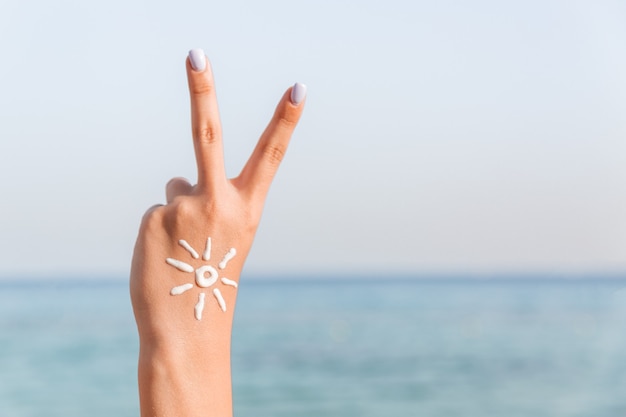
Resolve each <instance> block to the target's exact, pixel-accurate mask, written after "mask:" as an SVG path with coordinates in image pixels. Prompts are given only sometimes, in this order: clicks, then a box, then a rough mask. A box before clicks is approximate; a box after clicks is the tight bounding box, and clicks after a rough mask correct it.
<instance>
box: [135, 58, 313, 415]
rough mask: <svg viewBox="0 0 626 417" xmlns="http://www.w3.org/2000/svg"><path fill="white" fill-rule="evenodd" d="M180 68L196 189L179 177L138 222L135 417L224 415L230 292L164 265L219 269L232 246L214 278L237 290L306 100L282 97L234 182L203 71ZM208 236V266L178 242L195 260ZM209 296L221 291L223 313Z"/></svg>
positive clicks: (233, 293) (209, 80)
mask: <svg viewBox="0 0 626 417" xmlns="http://www.w3.org/2000/svg"><path fill="white" fill-rule="evenodd" d="M205 59H206V58H205ZM186 67H187V77H188V82H189V93H190V99H191V121H192V134H193V144H194V149H195V155H196V163H197V168H198V183H197V185H193V186H192V185H191V184H190V183H189V182H188V181H187V180H185V179H183V178H173V179H172V180H170V181H169V182H168V184H167V186H166V200H167V204H166V205H157V206H154V207H152V208H150V209H149V210H148V211H147V212H146V214H145V215H144V217H143V219H142V222H141V226H140V230H139V235H138V237H137V242H136V245H135V251H134V254H133V260H132V267H131V276H130V293H131V299H132V304H133V311H134V314H135V319H136V321H137V328H138V331H139V340H140V352H139V366H138V374H139V398H140V407H141V416H142V417H146V416H185V417H193V416H207V415H214V416H224V417H227V416H232V392H231V372H230V340H231V331H232V322H233V312H234V307H235V302H236V297H237V289H236V288H233V287H229V286H225V285H222V284H221V283H220V281H218V282H217V283H216V284H215V285H213V286H211V287H210V288H200V287H198V285H196V283H195V274H193V273H186V272H182V271H179V270H177V269H175V268H173V267H172V266H170V265H167V264H166V263H165V259H166V258H168V257H171V258H175V259H178V260H181V261H183V262H186V263H188V264H190V265H192V266H193V267H194V269H195V268H198V267H200V266H202V265H207V264H208V265H212V266H213V267H215V268H216V269H217V264H218V263H219V261H220V260H221V259H222V257H223V255H224V254H225V253H226V252H227V251H228V250H229V249H230V248H236V250H237V255H236V256H235V257H234V258H233V259H232V260H231V261H230V262H229V263H228V264H227V267H226V268H225V269H223V270H220V269H217V270H218V272H219V276H220V278H221V277H228V278H229V279H232V280H234V281H236V282H239V276H240V273H241V270H242V268H243V264H244V261H245V259H246V257H247V255H248V252H249V251H250V247H251V245H252V241H253V239H254V235H255V233H256V230H257V227H258V224H259V221H260V219H261V213H262V210H263V205H264V202H265V198H266V195H267V192H268V190H269V187H270V184H271V182H272V179H273V177H274V175H275V174H276V171H277V169H278V166H279V164H280V162H281V160H282V158H283V155H284V154H285V152H286V150H287V145H288V144H289V140H290V138H291V135H292V133H293V130H294V129H295V127H296V124H297V122H298V120H299V118H300V115H301V113H302V110H303V107H304V102H301V103H300V104H298V105H295V104H293V103H292V102H291V100H290V93H291V88H290V89H288V90H287V91H286V92H285V94H284V95H283V97H282V99H281V100H280V102H279V103H278V106H277V108H276V111H275V113H274V116H273V117H272V119H271V121H270V123H269V125H268V126H267V128H266V129H265V131H264V132H263V134H262V135H261V137H260V139H259V141H258V143H257V146H256V148H255V149H254V151H253V153H252V155H251V156H250V159H249V160H248V162H247V163H246V165H245V167H244V168H243V170H242V171H241V173H240V175H239V176H238V177H236V178H232V179H228V178H227V177H226V173H225V170H224V157H223V146H222V129H221V125H220V120H219V113H218V107H217V99H216V95H215V84H214V81H213V73H212V70H211V66H210V63H209V62H208V60H207V66H206V69H205V70H204V71H195V70H194V69H193V68H192V66H191V64H190V62H189V59H187V62H186ZM207 237H211V239H212V251H211V259H210V260H209V261H203V260H202V258H200V259H197V260H196V259H193V258H192V257H191V256H190V254H189V252H187V251H186V250H185V249H184V248H182V247H181V246H180V245H179V244H178V241H179V240H180V239H185V240H186V241H187V242H189V244H190V245H191V246H192V247H193V248H195V249H196V251H198V253H199V254H200V256H202V252H203V251H204V248H205V245H206V240H207ZM185 283H193V284H194V287H193V288H192V289H191V290H189V291H187V292H185V293H184V294H181V295H177V296H172V295H170V290H171V289H172V287H174V286H178V285H181V284H185ZM213 288H219V289H220V291H221V293H222V295H223V297H224V299H225V301H226V306H227V310H226V312H223V311H222V310H221V309H220V308H219V306H218V303H217V302H216V300H215V298H214V297H213V294H212V289H213ZM200 292H204V293H205V294H206V300H205V308H204V313H203V317H202V320H196V319H195V317H194V306H195V304H196V302H197V301H198V294H199V293H200Z"/></svg>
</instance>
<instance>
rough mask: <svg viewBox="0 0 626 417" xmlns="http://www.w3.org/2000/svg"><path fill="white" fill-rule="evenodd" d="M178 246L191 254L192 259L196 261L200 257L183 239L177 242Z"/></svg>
mask: <svg viewBox="0 0 626 417" xmlns="http://www.w3.org/2000/svg"><path fill="white" fill-rule="evenodd" d="M178 244H179V245H180V246H182V247H183V248H185V250H186V251H187V252H189V253H190V254H191V256H192V257H193V259H198V258H199V257H200V255H198V252H196V250H195V249H194V248H192V247H191V245H190V244H189V243H187V241H186V240H185V239H181V240H179V241H178Z"/></svg>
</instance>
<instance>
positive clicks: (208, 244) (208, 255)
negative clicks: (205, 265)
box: [202, 237, 211, 261]
mask: <svg viewBox="0 0 626 417" xmlns="http://www.w3.org/2000/svg"><path fill="white" fill-rule="evenodd" d="M202 259H204V260H205V261H208V260H210V259H211V238H210V237H209V238H207V240H206V249H204V253H203V254H202Z"/></svg>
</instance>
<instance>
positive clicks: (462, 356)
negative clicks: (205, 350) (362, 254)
mask: <svg viewBox="0 0 626 417" xmlns="http://www.w3.org/2000/svg"><path fill="white" fill-rule="evenodd" d="M238 291H239V298H238V301H237V309H236V313H235V322H234V333H233V345H232V367H233V397H234V399H233V401H234V413H235V416H239V417H264V416H268V417H269V416H271V417H283V416H284V417H287V416H289V417H298V416H302V417H304V416H311V417H313V416H315V417H318V416H324V417H335V416H336V417H351V416H355V417H370V416H371V417H374V416H376V417H387V416H403V417H405V416H425V417H438V416H442V417H443V416H445V417H453V416H463V417H474V416H476V417H478V416H480V417H489V416H494V417H495V416H498V417H504V416H506V417H516V416H520V417H522V416H523V417H542V416H546V417H548V416H549V417H560V416H581V417H582V416H587V417H617V416H626V281H624V280H620V279H601V278H593V277H589V278H585V279H552V278H550V279H548V278H545V279H544V278H540V277H539V278H537V277H519V278H517V277H516V278H514V279H510V278H501V279H500V278H489V279H486V278H485V279H479V278H475V277H467V278H463V277H460V278H450V279H448V278H433V279H413V278H411V277H400V278H398V279H393V278H378V279H372V278H365V277H337V278H329V277H324V278H320V279H314V278H307V279H302V278H299V279H296V278H294V279H281V280H268V279H260V278H259V279H252V278H251V279H245V278H244V281H243V282H242V285H240V287H239V290H238ZM137 352H138V340H137V334H136V328H135V324H134V321H133V315H132V310H131V306H130V300H129V295H128V286H127V283H126V282H124V281H123V280H120V279H111V280H107V279H83V280H46V281H37V280H20V281H18V280H3V281H0V416H1V417H35V416H46V417H50V416H63V417H74V416H75V417H79V416H80V417H85V416H89V417H104V416H106V417H112V416H115V417H123V416H138V415H139V405H138V395H137V378H136V363H137ZM206 415H207V416H210V415H211V413H210V410H207V413H206Z"/></svg>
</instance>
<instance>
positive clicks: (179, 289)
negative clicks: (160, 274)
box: [170, 284, 193, 295]
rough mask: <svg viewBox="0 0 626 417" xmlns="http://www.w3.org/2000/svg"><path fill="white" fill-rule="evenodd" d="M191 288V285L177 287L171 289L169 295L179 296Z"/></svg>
mask: <svg viewBox="0 0 626 417" xmlns="http://www.w3.org/2000/svg"><path fill="white" fill-rule="evenodd" d="M192 288H193V284H183V285H179V286H178V287H174V288H172V290H171V291H170V294H171V295H180V294H182V293H184V292H185V291H189V290H190V289H192Z"/></svg>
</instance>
